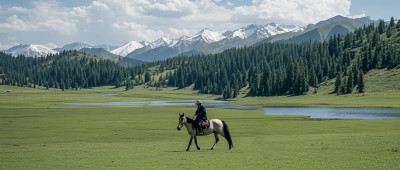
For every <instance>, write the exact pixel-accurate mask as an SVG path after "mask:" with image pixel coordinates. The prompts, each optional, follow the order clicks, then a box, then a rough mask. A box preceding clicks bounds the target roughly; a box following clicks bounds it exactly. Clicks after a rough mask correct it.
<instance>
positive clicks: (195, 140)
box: [194, 136, 200, 150]
mask: <svg viewBox="0 0 400 170" xmlns="http://www.w3.org/2000/svg"><path fill="white" fill-rule="evenodd" d="M194 143H195V144H196V147H197V150H200V147H199V145H197V137H196V136H195V137H194Z"/></svg>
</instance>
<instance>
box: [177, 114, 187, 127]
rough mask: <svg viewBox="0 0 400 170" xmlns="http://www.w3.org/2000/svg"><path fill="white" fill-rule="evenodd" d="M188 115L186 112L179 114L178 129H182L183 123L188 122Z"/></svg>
mask: <svg viewBox="0 0 400 170" xmlns="http://www.w3.org/2000/svg"><path fill="white" fill-rule="evenodd" d="M186 121H187V120H186V116H185V113H182V114H179V123H178V127H176V129H178V130H181V129H182V126H183V124H185V123H186Z"/></svg>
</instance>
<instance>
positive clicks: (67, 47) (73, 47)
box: [53, 42, 93, 52]
mask: <svg viewBox="0 0 400 170" xmlns="http://www.w3.org/2000/svg"><path fill="white" fill-rule="evenodd" d="M82 48H93V46H91V45H89V44H85V43H82V42H74V43H71V44H66V45H64V46H63V47H61V48H55V49H53V50H55V51H58V52H60V51H64V50H80V49H82Z"/></svg>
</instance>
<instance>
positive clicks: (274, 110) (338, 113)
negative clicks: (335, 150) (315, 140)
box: [264, 107, 400, 119]
mask: <svg viewBox="0 0 400 170" xmlns="http://www.w3.org/2000/svg"><path fill="white" fill-rule="evenodd" d="M264 114H268V115H302V116H310V118H317V119H400V109H387V108H313V107H304V108H303V107H267V108H264Z"/></svg>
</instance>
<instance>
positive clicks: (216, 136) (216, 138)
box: [211, 132, 219, 150]
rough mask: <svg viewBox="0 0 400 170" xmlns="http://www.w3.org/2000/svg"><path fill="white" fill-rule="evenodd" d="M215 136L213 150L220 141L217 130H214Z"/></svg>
mask: <svg viewBox="0 0 400 170" xmlns="http://www.w3.org/2000/svg"><path fill="white" fill-rule="evenodd" d="M214 136H215V142H214V145H213V146H212V147H211V150H213V149H214V148H215V145H216V144H217V143H218V141H219V138H218V133H217V132H214Z"/></svg>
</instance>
